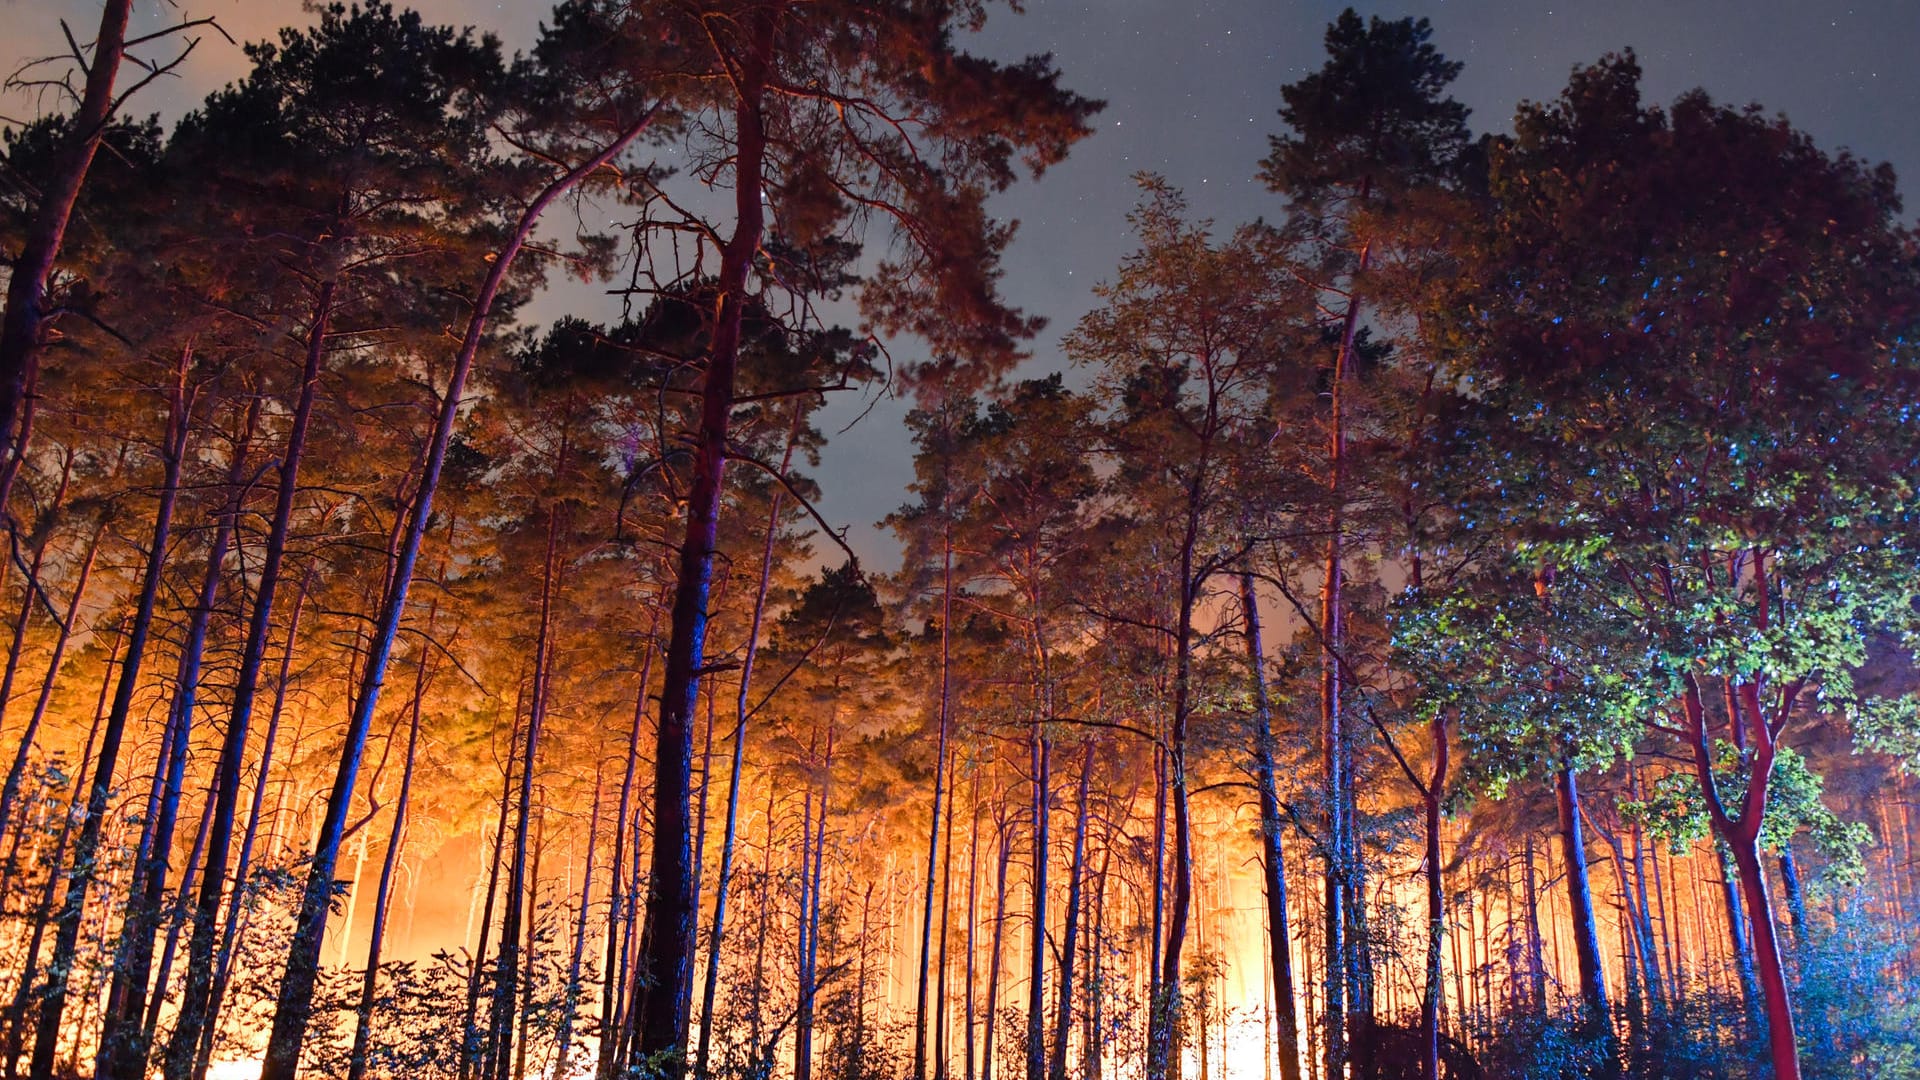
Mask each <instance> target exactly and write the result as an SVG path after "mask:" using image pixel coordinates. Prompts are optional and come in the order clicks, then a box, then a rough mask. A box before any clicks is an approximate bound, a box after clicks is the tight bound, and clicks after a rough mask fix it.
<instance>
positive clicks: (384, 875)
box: [347, 601, 439, 1080]
mask: <svg viewBox="0 0 1920 1080" xmlns="http://www.w3.org/2000/svg"><path fill="white" fill-rule="evenodd" d="M438 610H439V604H438V602H437V601H436V602H435V604H434V605H433V607H432V608H430V609H429V610H428V612H427V632H426V640H423V641H422V643H421V646H420V656H419V660H418V663H417V664H416V666H415V668H414V673H413V702H412V703H411V704H410V705H409V706H408V711H409V714H410V715H409V717H408V721H407V756H406V757H405V758H404V759H403V764H402V765H401V767H400V791H399V793H398V794H397V795H395V796H394V801H393V829H392V831H391V832H389V833H388V834H387V852H386V856H385V857H384V858H382V859H381V861H380V885H379V888H378V889H377V890H375V892H374V896H373V930H372V932H371V933H369V934H368V935H367V968H366V971H365V972H364V973H363V974H362V976H361V979H360V1002H359V1004H358V1005H357V1006H356V1007H355V1008H354V1014H353V1050H352V1051H351V1053H350V1054H349V1056H348V1058H347V1080H363V1078H364V1077H365V1076H366V1075H367V1049H368V1047H369V1045H370V1043H371V1042H372V1036H373V1003H374V999H375V997H376V995H377V994H378V991H379V988H380V949H381V946H382V945H383V944H384V943H385V941H386V935H387V908H388V906H389V904H388V901H389V899H390V897H391V896H392V895H393V871H394V868H395V867H397V866H399V864H400V848H401V845H402V844H404V843H405V841H406V835H407V804H408V802H409V801H410V800H411V798H412V796H413V765H414V761H415V758H416V755H417V752H418V750H419V747H420V706H421V702H422V700H423V699H424V698H425V697H426V694H427V674H428V673H427V648H428V646H427V643H426V642H427V641H429V640H431V639H432V637H433V617H434V615H435V614H436V613H437V612H438Z"/></svg>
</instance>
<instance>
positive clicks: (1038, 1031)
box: [1026, 719, 1053, 1080]
mask: <svg viewBox="0 0 1920 1080" xmlns="http://www.w3.org/2000/svg"><path fill="white" fill-rule="evenodd" d="M1042 730H1043V729H1042V728H1041V726H1040V723H1039V720H1038V719H1036V721H1035V723H1034V725H1033V734H1032V736H1031V738H1030V739H1029V741H1028V746H1029V759H1030V760H1029V762H1028V764H1029V767H1030V768H1031V769H1032V770H1033V785H1032V787H1033V803H1032V805H1031V806H1030V807H1029V808H1028V812H1029V813H1031V814H1032V815H1033V872H1032V873H1033V876H1032V883H1033V897H1032V900H1033V917H1032V930H1033V934H1032V937H1031V944H1032V948H1031V949H1030V950H1029V951H1028V953H1027V1046H1026V1049H1027V1080H1043V1078H1044V1077H1045V1076H1046V1072H1047V1043H1046V1027H1045V1023H1046V1008H1047V996H1046V995H1047V863H1048V861H1049V860H1048V855H1049V852H1048V850H1047V848H1048V846H1049V843H1050V842H1049V840H1048V834H1049V831H1050V830H1049V829H1048V827H1047V826H1048V818H1049V817H1050V816H1051V815H1050V811H1051V809H1052V801H1053V795H1052V792H1051V791H1050V790H1049V787H1050V777H1049V775H1048V774H1049V772H1050V771H1051V766H1052V763H1053V742H1052V740H1050V739H1048V738H1047V737H1046V736H1045V735H1044V734H1042Z"/></svg>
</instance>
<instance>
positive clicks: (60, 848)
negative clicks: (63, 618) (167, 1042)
mask: <svg viewBox="0 0 1920 1080" xmlns="http://www.w3.org/2000/svg"><path fill="white" fill-rule="evenodd" d="M80 591H81V590H80V589H79V587H78V586H76V587H75V589H74V594H75V595H76V596H78V595H79V593H80ZM67 625H68V626H69V627H70V626H72V625H73V616H72V614H71V612H69V614H68V617H67ZM125 629H126V626H125V624H124V623H121V624H118V625H116V627H115V629H114V635H113V646H112V648H111V649H110V650H109V651H108V653H107V666H106V670H105V672H104V673H103V674H102V675H101V677H100V696H99V700H97V701H95V702H94V705H93V723H92V724H90V725H88V727H87V743H86V747H85V749H83V750H82V751H81V752H80V758H79V760H80V761H81V762H82V763H83V767H84V763H85V762H87V761H91V760H92V759H93V745H94V740H96V739H97V738H99V736H100V724H101V722H102V721H103V720H105V719H106V715H107V691H108V688H110V687H111V686H112V685H113V671H114V667H115V665H116V664H117V663H118V662H119V660H120V646H121V644H122V643H123V641H124V639H125V637H126V634H125V632H124V631H125ZM48 681H49V682H51V681H52V680H51V674H50V675H49V680H48ZM44 692H45V691H44V688H43V696H44ZM44 707H45V701H44V700H43V701H42V702H41V708H44ZM85 789H86V785H85V784H83V783H82V782H81V780H80V778H79V777H78V776H76V777H75V778H74V784H73V791H72V792H71V793H70V794H69V795H68V796H67V805H66V812H65V813H64V814H62V815H61V818H60V832H59V836H58V837H57V838H56V839H55V841H54V845H53V856H52V858H51V859H50V860H49V861H48V865H49V866H50V867H52V868H53V869H51V870H50V871H49V872H48V874H47V879H46V882H45V883H44V884H43V885H42V886H41V890H40V903H39V904H38V905H37V906H36V907H35V909H34V917H33V935H32V938H31V939H30V940H29V941H28V943H27V950H26V952H25V954H24V957H23V960H22V962H21V970H20V983H19V985H18V986H17V987H16V988H15V990H14V995H13V1001H12V1003H11V1004H10V1005H9V1006H8V1009H7V1041H6V1052H5V1062H4V1071H5V1076H6V1080H14V1078H15V1077H16V1076H18V1075H19V1072H18V1067H19V1061H20V1049H21V1047H22V1045H24V1043H25V1041H26V1034H27V1015H28V1013H27V1006H28V1004H29V1003H30V1002H31V999H32V994H33V985H34V980H35V979H36V978H38V977H39V971H40V968H39V961H40V944H41V942H42V941H43V940H44V939H45V937H46V932H47V923H48V922H49V921H50V920H51V918H52V915H53V901H54V888H55V886H57V885H58V884H59V882H60V874H59V872H58V868H59V867H61V866H63V865H65V863H64V860H65V858H66V854H67V841H68V840H69V839H71V838H72V835H73V819H74V815H75V813H76V812H77V811H78V810H79V809H80V793H81V792H82V791H83V790H85Z"/></svg>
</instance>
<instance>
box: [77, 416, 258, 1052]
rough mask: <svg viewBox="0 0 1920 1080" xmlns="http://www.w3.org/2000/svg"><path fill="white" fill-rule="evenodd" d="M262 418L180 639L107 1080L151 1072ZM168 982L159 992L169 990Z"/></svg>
mask: <svg viewBox="0 0 1920 1080" xmlns="http://www.w3.org/2000/svg"><path fill="white" fill-rule="evenodd" d="M259 418H260V405H259V400H258V399H257V398H256V399H255V400H254V402H253V403H252V404H251V405H249V406H248V407H247V411H246V420H245V423H244V430H243V432H242V433H241V435H240V437H239V439H238V440H237V441H236V442H235V443H234V447H233V451H232V455H231V456H232V460H231V462H230V463H229V464H228V467H227V490H228V494H227V499H226V505H225V506H224V507H223V508H222V509H221V512H220V516H219V523H218V524H217V525H215V526H214V531H213V543H212V544H211V545H210V546H209V547H208V548H207V569H206V574H205V575H204V576H203V577H202V579H201V583H200V592H199V595H198V596H197V597H196V599H195V602H194V607H193V614H192V616H191V617H190V618H189V619H188V622H187V637H186V640H185V642H183V643H182V644H181V647H180V664H179V670H178V672H177V674H176V675H175V677H174V692H173V702H172V705H171V708H170V712H171V714H172V716H171V724H170V726H169V729H168V730H169V732H170V741H169V743H168V746H167V749H166V753H164V754H163V755H162V760H163V761H164V762H165V763H166V771H165V775H164V777H163V776H162V774H161V773H160V771H159V770H157V769H156V770H155V773H154V784H155V787H156V788H158V789H160V790H161V798H160V803H159V807H160V810H159V816H158V817H157V818H156V819H155V821H154V823H153V830H152V831H153V843H152V847H151V850H150V851H148V853H147V856H146V859H145V860H144V862H140V861H136V862H135V864H134V872H133V879H132V881H131V882H130V883H129V884H128V899H127V914H126V917H125V921H124V922H123V923H122V925H121V930H120V942H119V945H118V946H117V947H116V949H115V957H114V984H115V990H116V993H115V994H114V995H113V997H112V998H110V999H109V1000H110V1001H112V1000H117V1001H118V1002H119V1008H118V1009H117V1010H116V1009H115V1008H114V1007H113V1006H111V1005H109V1007H108V1011H107V1021H106V1028H105V1030H104V1031H103V1032H102V1033H101V1036H100V1044H101V1047H100V1075H101V1077H102V1080H140V1078H142V1077H144V1076H145V1075H146V1071H147V1058H148V1051H149V1047H148V1045H147V1038H146V1032H145V1030H144V1028H143V1020H144V1018H145V1016H146V1011H147V982H148V979H149V978H150V976H151V975H152V970H153V936H154V934H155V933H156V932H157V931H158V929H159V924H160V917H161V915H162V909H164V908H165V906H166V892H167V869H168V863H169V862H170V861H171V858H172V848H173V834H174V826H175V824H176V822H177V820H178V818H179V814H180V796H181V794H182V790H183V788H184V786H185V782H186V771H187V751H188V748H189V747H190V746H191V745H192V738H193V714H194V709H195V706H196V703H197V702H198V699H199V693H200V668H201V660H202V657H203V656H204V655H205V652H206V644H207V627H208V625H209V623H210V622H211V621H212V619H213V608H214V604H215V602H216V601H217V600H218V598H219V594H220V580H221V577H222V570H223V566H224V564H225V563H226V559H227V548H228V546H229V545H230V544H231V543H232V541H233V533H234V528H235V525H236V524H237V521H238V518H239V516H240V512H241V510H242V509H243V508H244V503H245V501H246V492H245V484H244V481H245V479H246V464H247V449H248V445H249V443H250V442H251V441H252V438H253V432H254V428H255V426H256V425H257V424H258V422H259ZM164 990H165V988H164V987H161V988H159V990H157V991H156V992H164Z"/></svg>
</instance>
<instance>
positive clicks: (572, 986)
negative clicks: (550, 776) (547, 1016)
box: [553, 767, 600, 1078]
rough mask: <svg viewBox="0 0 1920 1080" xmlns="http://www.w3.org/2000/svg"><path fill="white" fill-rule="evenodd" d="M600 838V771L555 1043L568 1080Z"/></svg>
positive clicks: (557, 1072) (560, 1071) (558, 1071)
mask: <svg viewBox="0 0 1920 1080" xmlns="http://www.w3.org/2000/svg"><path fill="white" fill-rule="evenodd" d="M599 838H600V770H599V768H598V767H596V768H595V769H594V772H593V816H592V817H590V818H589V819H588V820H587V864H586V869H585V870H584V871H583V872H582V873H581V875H580V917H579V918H578V919H577V920H575V923H574V931H573V954H572V956H570V957H569V958H568V960H567V982H566V985H565V986H564V987H563V988H562V990H563V992H564V993H565V994H566V1000H565V1002H564V1003H563V1004H562V1005H561V1008H560V1034H559V1036H558V1038H557V1039H556V1040H555V1047H554V1065H553V1075H554V1076H555V1077H560V1078H564V1077H567V1076H569V1075H570V1074H569V1073H568V1072H567V1064H568V1053H569V1051H570V1050H572V1048H573V1018H574V1014H575V1013H576V1012H578V1011H579V1007H580V968H581V962H582V960H583V959H584V958H585V956H586V952H587V908H588V906H589V905H590V904H591V903H592V900H593V852H594V847H595V842H596V841H598V840H599Z"/></svg>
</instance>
